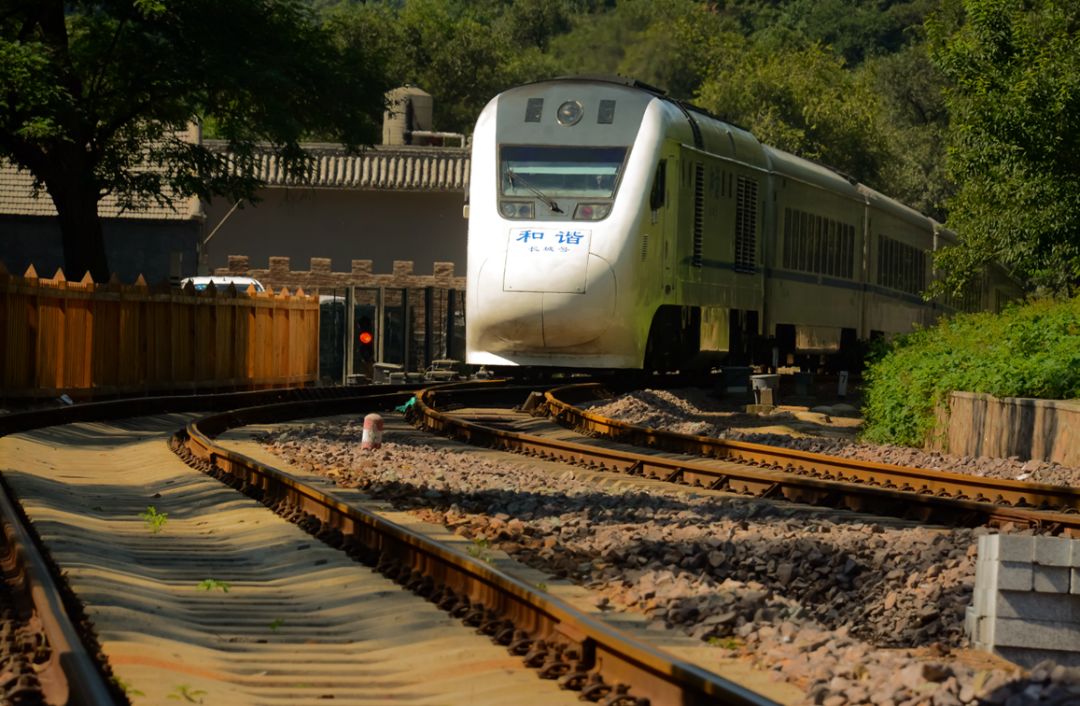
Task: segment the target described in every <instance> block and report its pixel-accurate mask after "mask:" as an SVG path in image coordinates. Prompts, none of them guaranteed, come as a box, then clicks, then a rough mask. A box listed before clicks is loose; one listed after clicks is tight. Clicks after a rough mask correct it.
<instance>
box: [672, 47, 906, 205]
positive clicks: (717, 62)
mask: <svg viewBox="0 0 1080 706" xmlns="http://www.w3.org/2000/svg"><path fill="white" fill-rule="evenodd" d="M688 41H689V39H688ZM700 42H701V43H700V44H699V46H700V47H701V48H702V52H701V55H702V57H703V60H704V61H705V62H706V64H707V65H706V67H705V68H704V69H703V71H702V73H703V75H704V76H705V79H704V81H703V82H702V84H701V87H700V88H699V90H698V95H697V102H698V103H699V104H700V105H701V106H702V107H703V108H706V109H707V110H709V111H711V112H713V113H716V114H717V115H720V116H721V117H723V118H725V119H727V120H730V121H732V122H734V123H736V124H738V125H742V126H743V127H745V128H746V129H748V130H750V131H751V132H753V133H754V135H755V136H757V138H758V139H760V140H761V141H762V142H764V143H765V144H768V145H772V146H774V147H779V148H780V149H783V150H787V151H789V152H793V153H795V154H797V155H799V156H801V157H805V158H807V159H812V160H816V161H819V162H821V163H823V164H827V165H829V166H831V167H834V168H836V169H840V170H842V171H844V172H846V173H848V174H851V175H852V176H854V177H855V178H857V179H859V180H860V181H863V182H866V183H868V184H870V185H872V186H876V187H879V188H882V181H883V176H882V174H883V169H884V165H885V164H887V163H888V161H889V159H890V156H889V152H888V146H887V143H886V140H885V136H884V134H883V132H882V126H881V125H880V121H879V115H880V112H881V106H880V100H879V98H878V96H877V95H876V94H875V93H874V91H873V90H872V86H871V85H870V83H869V81H867V80H864V79H863V77H861V76H859V75H856V74H854V73H852V72H851V71H849V70H847V69H846V68H845V66H844V60H843V59H842V58H841V57H839V56H838V55H836V54H834V53H832V52H831V51H829V50H828V49H827V48H825V47H822V46H820V45H817V44H807V43H806V42H805V41H803V40H801V39H800V38H799V37H798V36H795V35H787V34H783V33H768V34H762V35H757V36H755V37H753V38H746V37H743V36H741V35H738V34H734V33H722V34H718V35H713V36H711V37H705V38H702V39H701V40H700Z"/></svg>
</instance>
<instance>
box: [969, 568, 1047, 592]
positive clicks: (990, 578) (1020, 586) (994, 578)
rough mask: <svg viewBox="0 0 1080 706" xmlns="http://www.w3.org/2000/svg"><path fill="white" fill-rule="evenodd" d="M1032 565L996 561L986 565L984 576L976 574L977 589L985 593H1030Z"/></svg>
mask: <svg viewBox="0 0 1080 706" xmlns="http://www.w3.org/2000/svg"><path fill="white" fill-rule="evenodd" d="M1032 573H1033V572H1032V568H1031V564H1030V563H1024V562H1018V561H994V562H990V563H988V564H987V565H986V571H985V572H984V574H985V580H983V579H984V576H981V575H978V574H976V576H975V588H976V589H977V590H985V591H995V590H996V591H1030V590H1031V587H1032V585H1033V583H1032Z"/></svg>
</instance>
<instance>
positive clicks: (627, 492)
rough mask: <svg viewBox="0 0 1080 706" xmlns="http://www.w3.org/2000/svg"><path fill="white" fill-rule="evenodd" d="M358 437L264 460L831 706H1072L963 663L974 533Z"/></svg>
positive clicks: (1068, 694) (1044, 680) (1006, 674)
mask: <svg viewBox="0 0 1080 706" xmlns="http://www.w3.org/2000/svg"><path fill="white" fill-rule="evenodd" d="M361 438H362V425H361V424H360V423H359V422H350V423H345V424H342V423H341V422H340V421H335V422H332V423H318V424H312V425H305V426H304V427H302V428H301V429H300V430H297V429H295V428H294V429H292V430H289V431H285V432H281V433H274V434H268V435H266V436H265V437H264V438H263V439H262V441H263V443H264V444H265V445H266V447H267V448H268V449H269V450H270V451H272V452H274V453H277V454H278V455H281V456H283V457H285V458H287V459H288V460H289V461H290V462H292V463H294V464H296V465H297V466H300V467H302V468H306V469H309V470H312V471H314V472H317V473H320V474H322V475H323V476H325V477H327V478H329V479H331V480H333V481H334V482H335V483H337V484H338V485H341V486H345V487H357V488H360V489H361V490H363V491H365V492H366V493H368V494H369V495H371V496H373V497H377V498H381V499H385V500H389V501H390V502H392V504H393V505H394V506H395V507H397V508H399V509H404V510H409V511H412V512H414V513H415V514H417V515H418V516H419V517H420V518H422V519H424V520H426V521H430V522H439V523H442V524H443V525H445V526H447V527H450V528H452V529H453V531H455V532H456V533H458V534H459V535H462V536H465V537H468V538H471V539H472V540H473V542H474V547H475V556H477V557H479V558H481V559H482V558H484V557H485V556H486V555H487V553H489V552H490V551H491V550H492V549H493V548H497V549H500V550H502V551H505V552H507V553H508V554H510V555H511V556H512V557H514V558H515V559H517V560H518V561H521V562H523V563H525V564H528V565H530V566H533V567H535V568H538V569H541V570H543V571H546V572H548V573H549V574H554V575H557V576H560V577H567V578H569V579H571V580H573V581H575V582H578V583H580V584H581V585H584V586H586V587H588V588H590V589H592V590H594V591H595V593H596V605H597V606H598V607H600V608H602V609H605V610H612V611H628V610H629V611H640V612H643V613H644V614H646V615H647V616H649V617H650V618H651V619H652V620H653V621H654V623H655V624H657V625H663V626H665V627H669V628H676V629H680V630H683V631H685V632H686V633H688V634H690V635H692V636H694V637H697V638H699V639H701V640H703V641H706V642H708V643H709V644H712V645H715V646H716V647H717V655H718V659H719V658H726V657H741V658H743V659H746V660H749V661H751V662H753V663H754V664H756V665H758V666H759V667H760V668H764V669H769V670H773V672H774V673H775V676H776V678H777V679H780V680H783V681H786V682H788V683H790V684H793V685H795V686H797V687H799V688H800V689H802V690H804V692H805V694H806V697H805V703H808V704H824V705H826V706H844V705H845V704H862V703H873V704H877V705H879V706H900V705H904V706H916V705H917V704H927V705H930V704H934V705H936V706H946V705H950V704H975V703H1006V702H1007V703H1008V704H1009V705H1010V706H1014V705H1016V704H1028V703H1032V704H1034V703H1040V704H1045V703H1074V704H1077V703H1080V669H1073V670H1068V669H1065V668H1063V667H1055V666H1053V665H1046V666H1045V667H1040V668H1038V669H1036V670H1033V671H1032V672H1031V673H1028V674H1022V673H1021V672H1020V671H1019V670H1017V669H1015V668H1013V667H1011V665H1008V664H1007V663H1004V662H1001V661H999V660H994V659H992V658H981V657H978V656H973V654H972V653H971V652H968V651H965V650H963V649H962V648H963V647H964V646H965V638H964V636H963V630H962V621H963V614H964V608H965V606H967V605H968V604H969V603H970V600H971V591H972V586H973V583H974V561H975V546H974V545H975V539H976V536H977V535H978V534H979V533H980V530H970V529H929V528H921V527H917V526H912V525H905V524H904V523H885V522H883V523H881V524H875V523H868V522H865V521H855V520H851V521H846V520H844V519H841V518H840V517H838V516H836V515H826V514H824V513H821V512H820V511H814V510H809V509H800V508H795V507H792V506H790V505H783V504H775V503H770V502H768V501H763V500H758V499H753V498H745V497H731V496H722V495H717V494H712V495H701V494H695V493H693V492H689V491H687V490H683V489H679V488H676V487H673V488H672V489H671V490H670V491H668V490H655V489H653V490H649V491H648V492H646V491H644V490H642V489H641V488H635V487H629V488H626V487H623V488H621V489H610V488H609V489H603V490H600V489H598V488H597V487H596V485H595V484H594V482H592V481H591V480H590V479H591V478H594V477H595V474H590V472H586V471H579V470H577V469H573V468H567V469H566V470H564V471H557V472H552V471H551V470H550V469H551V468H553V466H552V465H550V464H549V465H547V466H546V467H547V468H548V469H549V470H547V471H544V472H542V471H539V470H538V467H537V465H536V464H531V465H530V463H529V462H527V461H524V460H523V461H520V462H519V461H516V460H507V461H505V462H501V461H500V462H499V463H495V462H493V461H491V460H488V459H485V458H478V457H477V456H476V455H475V454H470V453H468V452H462V453H457V452H451V451H447V450H445V449H435V448H433V447H431V446H427V445H426V444H424V443H422V442H420V441H418V440H416V439H415V438H411V437H408V436H404V435H403V436H401V437H400V438H399V439H397V440H395V439H394V435H393V434H388V435H387V437H386V441H387V443H386V444H384V445H383V447H382V448H381V449H378V450H375V451H362V450H361V448H360V440H361Z"/></svg>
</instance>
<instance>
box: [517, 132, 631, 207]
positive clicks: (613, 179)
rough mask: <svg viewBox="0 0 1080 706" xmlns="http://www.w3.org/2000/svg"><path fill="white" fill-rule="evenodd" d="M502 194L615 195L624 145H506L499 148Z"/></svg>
mask: <svg viewBox="0 0 1080 706" xmlns="http://www.w3.org/2000/svg"><path fill="white" fill-rule="evenodd" d="M499 157H500V159H499V172H500V184H501V188H502V194H503V196H525V197H533V196H535V195H536V194H537V192H538V191H539V192H541V193H543V194H545V196H573V197H585V198H603V199H609V198H611V197H612V196H614V195H615V187H616V186H617V185H618V182H619V173H620V172H621V171H622V165H623V161H624V159H625V158H626V148H625V147H539V146H524V145H503V146H502V148H501V149H500V151H499Z"/></svg>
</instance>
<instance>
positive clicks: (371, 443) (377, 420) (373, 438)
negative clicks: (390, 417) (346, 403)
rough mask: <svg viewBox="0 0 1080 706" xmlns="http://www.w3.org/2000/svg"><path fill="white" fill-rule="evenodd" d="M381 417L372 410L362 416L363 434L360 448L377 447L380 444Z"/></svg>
mask: <svg viewBox="0 0 1080 706" xmlns="http://www.w3.org/2000/svg"><path fill="white" fill-rule="evenodd" d="M382 431H383V418H382V417H381V416H379V415H378V414H375V413H374V412H372V413H371V414H369V415H367V416H366V417H364V435H363V437H361V439H360V448H361V449H362V450H365V451H367V450H370V449H377V448H379V447H380V446H382Z"/></svg>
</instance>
